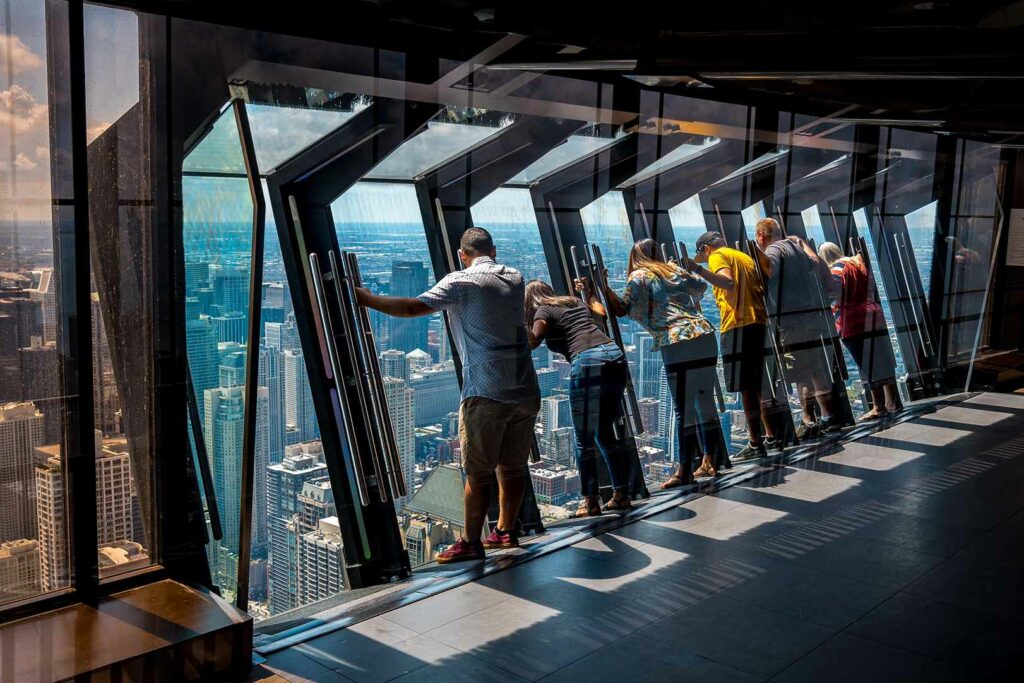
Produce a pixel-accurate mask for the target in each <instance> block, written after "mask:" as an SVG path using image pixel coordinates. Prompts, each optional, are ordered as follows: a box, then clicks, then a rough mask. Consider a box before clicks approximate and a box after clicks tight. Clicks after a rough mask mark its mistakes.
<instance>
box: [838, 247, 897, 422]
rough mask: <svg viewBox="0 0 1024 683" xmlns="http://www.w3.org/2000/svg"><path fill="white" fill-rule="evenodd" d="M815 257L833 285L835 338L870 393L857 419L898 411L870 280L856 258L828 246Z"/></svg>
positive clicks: (892, 365) (885, 331) (888, 349)
mask: <svg viewBox="0 0 1024 683" xmlns="http://www.w3.org/2000/svg"><path fill="white" fill-rule="evenodd" d="M818 255H819V256H821V258H822V260H824V261H825V263H827V264H828V265H829V269H830V270H831V273H832V277H833V279H834V283H835V284H836V285H837V290H838V294H837V295H836V296H835V301H834V302H833V304H832V310H833V312H834V313H835V316H836V329H837V330H838V331H839V337H840V339H842V341H843V346H845V347H846V350H847V351H849V352H850V355H851V356H853V360H854V361H855V362H856V363H857V367H858V368H860V377H861V381H862V382H864V384H866V385H867V387H868V389H869V390H870V391H871V402H872V404H873V405H872V408H871V410H870V411H869V412H868V413H866V414H865V415H864V416H863V417H862V418H861V419H862V420H874V419H877V418H880V417H885V416H886V415H887V414H889V413H896V412H898V411H900V410H902V409H903V405H902V403H901V402H900V394H899V391H898V390H897V388H896V358H895V356H894V355H893V352H892V343H891V342H890V340H889V328H888V327H887V326H886V324H885V315H884V313H883V312H882V306H881V305H880V304H879V303H878V292H877V290H876V289H875V280H874V277H872V275H871V272H870V270H869V269H868V267H867V265H866V264H865V263H864V259H863V258H861V256H860V254H858V255H857V256H843V252H842V250H841V249H840V248H839V247H838V246H837V245H836V244H834V243H832V242H825V243H824V244H822V245H821V246H820V247H819V248H818Z"/></svg>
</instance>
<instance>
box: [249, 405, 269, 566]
mask: <svg viewBox="0 0 1024 683" xmlns="http://www.w3.org/2000/svg"><path fill="white" fill-rule="evenodd" d="M269 399H270V391H269V390H268V389H267V387H260V386H257V387H256V424H255V434H254V435H253V436H254V438H253V501H252V554H253V556H255V557H266V554H267V549H268V547H269V542H270V535H269V531H268V528H267V495H266V492H267V467H268V466H269V465H270V458H269V455H268V452H269V443H270V425H269V424H268V423H269V421H270V412H269V404H270V400H269Z"/></svg>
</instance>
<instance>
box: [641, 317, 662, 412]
mask: <svg viewBox="0 0 1024 683" xmlns="http://www.w3.org/2000/svg"><path fill="white" fill-rule="evenodd" d="M633 344H634V346H636V352H635V353H636V361H637V365H636V373H637V383H636V384H637V386H636V393H637V398H658V382H659V377H660V376H661V375H662V374H664V372H665V368H664V363H663V362H662V360H661V352H660V351H655V350H654V337H652V336H651V335H650V334H648V333H647V332H637V333H636V334H634V335H633Z"/></svg>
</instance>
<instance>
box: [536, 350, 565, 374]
mask: <svg viewBox="0 0 1024 683" xmlns="http://www.w3.org/2000/svg"><path fill="white" fill-rule="evenodd" d="M530 355H531V356H532V357H533V367H534V369H536V370H543V369H545V368H549V367H551V357H552V355H553V354H552V353H551V351H549V350H548V345H547V344H541V345H540V346H538V347H537V348H535V349H534V350H533V351H531V352H530ZM558 357H559V358H562V357H563V356H562V355H561V354H558Z"/></svg>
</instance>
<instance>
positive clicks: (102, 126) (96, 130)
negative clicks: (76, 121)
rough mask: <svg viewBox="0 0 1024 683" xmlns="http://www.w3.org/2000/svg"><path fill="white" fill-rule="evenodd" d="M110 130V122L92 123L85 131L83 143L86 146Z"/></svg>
mask: <svg viewBox="0 0 1024 683" xmlns="http://www.w3.org/2000/svg"><path fill="white" fill-rule="evenodd" d="M107 128H110V121H100V122H99V123H94V124H93V125H91V126H89V127H88V128H87V129H86V130H85V142H86V144H88V143H90V142H92V141H93V140H95V139H96V138H98V137H99V136H101V135H103V131H105V130H106V129H107Z"/></svg>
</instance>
